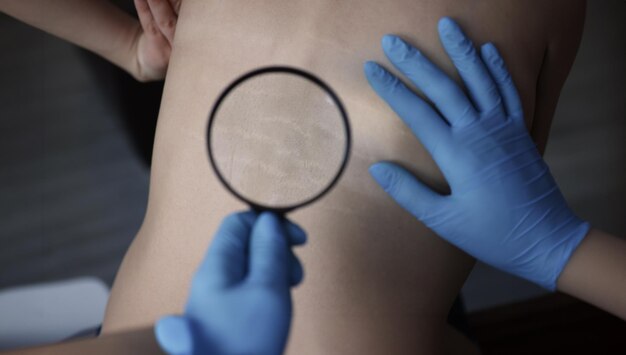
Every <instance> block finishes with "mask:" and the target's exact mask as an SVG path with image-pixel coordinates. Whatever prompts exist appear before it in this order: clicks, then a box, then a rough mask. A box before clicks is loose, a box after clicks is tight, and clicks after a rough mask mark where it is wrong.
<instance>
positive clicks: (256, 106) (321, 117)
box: [209, 72, 349, 208]
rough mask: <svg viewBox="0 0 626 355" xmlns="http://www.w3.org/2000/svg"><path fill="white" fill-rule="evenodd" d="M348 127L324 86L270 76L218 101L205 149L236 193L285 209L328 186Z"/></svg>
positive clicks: (284, 75)
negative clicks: (209, 152)
mask: <svg viewBox="0 0 626 355" xmlns="http://www.w3.org/2000/svg"><path fill="white" fill-rule="evenodd" d="M346 124H347V122H345V121H344V118H343V116H342V111H340V109H339V107H338V106H337V103H336V102H335V101H334V100H333V98H332V97H331V96H330V95H329V94H328V93H327V92H326V91H325V90H324V89H323V88H322V87H320V86H319V85H317V84H316V83H314V82H313V81H311V80H309V79H307V78H305V77H302V76H298V75H294V74H289V73H284V72H268V73H264V74H261V75H256V76H252V77H250V78H248V79H247V80H244V81H242V82H240V83H239V84H238V85H237V86H236V87H234V88H233V89H232V90H231V91H230V92H229V93H228V94H227V95H226V96H225V97H224V98H223V99H222V101H221V103H220V104H219V107H218V108H217V111H216V112H215V113H214V116H213V122H212V126H211V131H210V132H209V135H210V137H209V139H210V148H209V149H211V150H212V155H213V159H214V162H215V165H216V168H217V170H218V173H219V174H220V175H221V176H222V178H223V179H224V180H225V181H226V182H227V184H228V185H230V187H231V188H232V189H233V190H235V191H236V192H237V193H238V194H240V195H241V196H243V197H244V198H246V199H248V200H249V201H252V202H253V203H255V204H258V205H263V206H268V207H270V208H284V207H287V206H293V205H297V204H300V203H302V202H305V201H307V200H309V199H312V198H314V197H315V196H317V195H318V194H319V193H321V192H322V191H323V190H324V189H325V188H326V187H327V186H328V185H329V183H331V182H332V181H333V179H334V178H335V176H336V175H337V174H338V172H339V170H340V169H341V166H342V162H343V160H344V156H345V155H346V149H348V148H349V147H348V142H347V139H348V134H347V132H346V131H347V130H348V127H346Z"/></svg>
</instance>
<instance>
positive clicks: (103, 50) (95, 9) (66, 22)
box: [0, 0, 141, 77]
mask: <svg viewBox="0 0 626 355" xmlns="http://www.w3.org/2000/svg"><path fill="white" fill-rule="evenodd" d="M0 11H2V12H5V13H6V14H8V15H10V16H12V17H15V18H16V19H18V20H20V21H23V22H25V23H27V24H29V25H31V26H34V27H36V28H39V29H41V30H43V31H46V32H48V33H51V34H53V35H55V36H57V37H60V38H62V39H65V40H67V41H69V42H72V43H74V44H76V45H78V46H80V47H83V48H85V49H88V50H90V51H92V52H94V53H96V54H98V55H100V56H102V57H104V58H106V59H107V60H109V61H110V62H112V63H114V64H115V65H117V66H119V67H121V68H122V69H124V70H125V71H127V72H128V73H130V74H131V75H133V76H134V77H138V72H139V70H138V62H137V55H136V53H137V50H136V46H137V39H138V36H139V35H140V34H141V26H140V24H139V22H138V21H137V20H135V19H134V18H132V17H131V16H130V15H128V14H126V13H125V12H123V11H122V10H121V9H119V8H117V7H116V6H115V5H113V4H111V3H110V2H109V1H106V0H56V1H50V0H28V1H24V0H0Z"/></svg>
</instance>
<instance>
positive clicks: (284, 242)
mask: <svg viewBox="0 0 626 355" xmlns="http://www.w3.org/2000/svg"><path fill="white" fill-rule="evenodd" d="M305 241H306V235H305V233H304V231H303V230H302V229H301V228H300V227H298V226H296V225H295V224H292V223H291V222H288V221H284V220H280V219H279V218H278V217H276V215H274V214H271V213H263V214H261V215H259V216H257V214H256V213H254V212H246V213H237V214H233V215H231V216H229V217H227V218H226V219H225V220H224V221H223V222H222V225H221V226H220V228H219V230H218V232H217V234H216V235H215V238H214V240H213V243H212V244H211V247H210V249H209V252H208V255H207V257H206V259H205V260H204V261H203V263H202V265H201V266H200V268H199V269H198V271H197V273H196V275H195V277H194V279H193V283H192V287H191V293H190V296H189V299H188V302H187V306H186V309H185V314H184V315H182V316H169V317H165V318H163V319H161V320H160V321H159V322H158V323H157V325H156V329H155V331H156V336H157V339H158V341H159V343H160V345H161V347H162V348H163V349H164V350H165V351H167V352H168V353H170V354H281V353H282V352H283V351H284V347H285V344H286V342H287V335H288V334H289V326H290V323H291V292H290V288H291V287H292V286H295V285H297V284H298V283H300V282H301V281H302V278H303V270H302V265H301V264H300V262H299V260H298V259H297V258H296V257H295V255H294V254H293V253H292V252H291V250H290V248H289V247H290V244H291V245H301V244H304V243H305Z"/></svg>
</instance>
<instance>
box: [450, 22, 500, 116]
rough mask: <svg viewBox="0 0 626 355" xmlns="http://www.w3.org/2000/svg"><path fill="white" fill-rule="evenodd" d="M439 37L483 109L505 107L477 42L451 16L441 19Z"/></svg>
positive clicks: (481, 110) (490, 109) (478, 107)
mask: <svg viewBox="0 0 626 355" xmlns="http://www.w3.org/2000/svg"><path fill="white" fill-rule="evenodd" d="M438 27H439V38H440V39H441V43H442V44H443V47H444V48H445V50H446V52H447V53H448V56H449V57H450V59H451V60H452V62H453V63H454V66H455V67H456V69H457V71H458V73H459V75H460V76H461V78H462V79H463V82H464V83H465V86H466V87H467V89H468V91H469V94H470V96H471V98H472V100H473V102H474V105H475V106H476V108H477V109H478V110H479V111H480V112H489V111H492V110H494V109H495V110H498V109H500V110H501V109H502V106H501V105H502V99H501V98H500V93H499V92H498V88H497V87H496V84H495V83H494V82H493V79H492V78H491V75H490V74H489V72H488V71H487V68H486V67H485V64H484V63H483V60H482V58H481V57H480V56H479V55H478V53H477V52H476V48H474V43H472V41H471V40H470V39H469V38H468V37H467V36H466V35H465V34H464V33H463V31H462V30H461V28H460V27H459V26H458V25H457V24H456V22H454V21H453V20H452V19H450V18H448V17H444V18H442V19H441V20H439V26H438Z"/></svg>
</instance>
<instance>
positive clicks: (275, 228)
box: [248, 212, 290, 287]
mask: <svg viewBox="0 0 626 355" xmlns="http://www.w3.org/2000/svg"><path fill="white" fill-rule="evenodd" d="M250 238H251V240H250V257H249V258H250V261H249V272H248V281H250V282H252V283H256V284H264V285H272V286H277V287H283V286H284V287H288V285H289V277H290V276H289V269H290V267H289V266H290V265H289V262H290V259H289V246H288V244H287V233H286V231H285V228H284V226H283V221H281V219H280V218H279V217H278V216H277V215H276V214H274V213H271V212H263V213H261V215H260V216H259V218H258V219H257V220H256V222H255V223H254V226H253V227H252V235H251V237H250Z"/></svg>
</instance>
